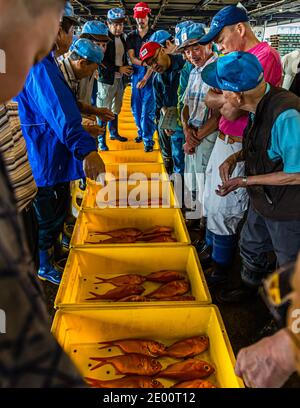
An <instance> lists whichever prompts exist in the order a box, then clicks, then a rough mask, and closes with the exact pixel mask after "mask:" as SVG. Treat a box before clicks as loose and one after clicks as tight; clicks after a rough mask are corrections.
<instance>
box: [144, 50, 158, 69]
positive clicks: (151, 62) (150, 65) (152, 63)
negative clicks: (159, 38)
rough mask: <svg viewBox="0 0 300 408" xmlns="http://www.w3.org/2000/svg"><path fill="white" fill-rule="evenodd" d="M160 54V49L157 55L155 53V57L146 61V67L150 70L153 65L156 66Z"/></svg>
mask: <svg viewBox="0 0 300 408" xmlns="http://www.w3.org/2000/svg"><path fill="white" fill-rule="evenodd" d="M160 52H161V48H160V49H159V50H158V53H157V56H156V57H153V58H151V59H150V60H148V61H147V62H146V65H147V66H148V67H150V68H151V67H152V66H153V65H155V64H157V62H158V59H159V54H160Z"/></svg>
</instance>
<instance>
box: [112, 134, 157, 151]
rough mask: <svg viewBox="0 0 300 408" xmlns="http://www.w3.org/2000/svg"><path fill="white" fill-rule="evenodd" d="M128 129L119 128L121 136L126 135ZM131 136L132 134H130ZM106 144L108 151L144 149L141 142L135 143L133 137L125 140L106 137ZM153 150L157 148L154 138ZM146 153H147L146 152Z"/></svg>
mask: <svg viewBox="0 0 300 408" xmlns="http://www.w3.org/2000/svg"><path fill="white" fill-rule="evenodd" d="M128 133H129V131H128V129H124V130H120V134H121V136H125V135H126V137H128ZM131 136H132V135H131ZM106 143H107V146H108V148H109V150H110V151H115V150H144V144H143V143H135V141H134V138H131V139H129V140H128V141H127V142H118V141H117V140H110V138H109V137H108V138H107V140H106ZM153 149H154V150H159V145H158V141H157V140H155V144H154V146H153ZM147 154H148V153H147Z"/></svg>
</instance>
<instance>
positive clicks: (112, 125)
mask: <svg viewBox="0 0 300 408" xmlns="http://www.w3.org/2000/svg"><path fill="white" fill-rule="evenodd" d="M108 130H109V133H110V140H117V141H118V142H127V141H128V139H127V137H123V136H120V135H119V132H118V115H115V118H114V120H111V121H110V122H108Z"/></svg>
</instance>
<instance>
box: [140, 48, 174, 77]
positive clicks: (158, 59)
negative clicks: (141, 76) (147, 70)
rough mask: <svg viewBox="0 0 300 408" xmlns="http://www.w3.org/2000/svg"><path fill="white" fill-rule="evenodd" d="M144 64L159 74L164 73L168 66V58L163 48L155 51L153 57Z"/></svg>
mask: <svg viewBox="0 0 300 408" xmlns="http://www.w3.org/2000/svg"><path fill="white" fill-rule="evenodd" d="M146 64H147V65H148V66H149V67H151V68H152V69H153V71H154V72H157V73H159V74H161V73H163V72H165V71H166V70H167V69H168V68H169V66H170V57H169V56H168V55H167V54H166V53H165V51H164V49H163V48H159V49H158V50H156V53H155V54H154V56H153V57H151V58H149V59H147V61H146Z"/></svg>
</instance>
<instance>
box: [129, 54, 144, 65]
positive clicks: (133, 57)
mask: <svg viewBox="0 0 300 408" xmlns="http://www.w3.org/2000/svg"><path fill="white" fill-rule="evenodd" d="M128 56H129V59H130V61H131V63H132V64H134V65H138V66H141V65H142V61H141V60H139V59H138V58H136V57H135V53H134V50H128Z"/></svg>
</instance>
